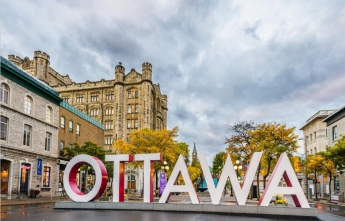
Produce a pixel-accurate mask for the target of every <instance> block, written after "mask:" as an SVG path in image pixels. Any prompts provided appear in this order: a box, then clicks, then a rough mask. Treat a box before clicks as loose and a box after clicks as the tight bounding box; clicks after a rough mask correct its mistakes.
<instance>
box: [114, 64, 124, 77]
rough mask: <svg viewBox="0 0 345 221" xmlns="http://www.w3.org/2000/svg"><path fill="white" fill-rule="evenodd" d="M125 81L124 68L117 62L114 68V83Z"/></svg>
mask: <svg viewBox="0 0 345 221" xmlns="http://www.w3.org/2000/svg"><path fill="white" fill-rule="evenodd" d="M124 80H125V68H124V67H123V66H122V63H121V62H119V64H118V65H116V67H115V82H123V81H124Z"/></svg>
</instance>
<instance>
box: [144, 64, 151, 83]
mask: <svg viewBox="0 0 345 221" xmlns="http://www.w3.org/2000/svg"><path fill="white" fill-rule="evenodd" d="M142 76H143V80H144V79H147V80H150V81H152V65H151V64H150V63H148V62H144V63H143V65H142Z"/></svg>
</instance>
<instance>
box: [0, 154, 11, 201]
mask: <svg viewBox="0 0 345 221" xmlns="http://www.w3.org/2000/svg"><path fill="white" fill-rule="evenodd" d="M10 163H11V162H10V161H8V160H1V194H6V195H8V194H9V193H8V183H9V177H10V176H9V169H10Z"/></svg>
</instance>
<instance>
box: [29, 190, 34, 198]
mask: <svg viewBox="0 0 345 221" xmlns="http://www.w3.org/2000/svg"><path fill="white" fill-rule="evenodd" d="M29 198H35V190H34V189H30V191H29Z"/></svg>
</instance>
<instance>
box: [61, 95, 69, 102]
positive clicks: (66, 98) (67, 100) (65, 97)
mask: <svg viewBox="0 0 345 221" xmlns="http://www.w3.org/2000/svg"><path fill="white" fill-rule="evenodd" d="M62 99H63V101H65V102H66V103H68V104H69V103H70V97H69V96H64V97H62Z"/></svg>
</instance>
